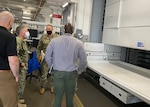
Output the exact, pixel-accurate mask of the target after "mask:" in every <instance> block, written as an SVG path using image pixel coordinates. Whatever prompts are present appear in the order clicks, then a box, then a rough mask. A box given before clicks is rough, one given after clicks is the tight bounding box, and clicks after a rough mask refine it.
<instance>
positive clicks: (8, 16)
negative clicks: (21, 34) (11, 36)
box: [0, 11, 14, 29]
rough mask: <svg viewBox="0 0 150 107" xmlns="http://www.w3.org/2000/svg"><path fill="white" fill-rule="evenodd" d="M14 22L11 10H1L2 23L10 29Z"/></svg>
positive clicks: (0, 21) (0, 19)
mask: <svg viewBox="0 0 150 107" xmlns="http://www.w3.org/2000/svg"><path fill="white" fill-rule="evenodd" d="M13 23H14V16H13V14H12V13H10V12H9V11H2V12H0V25H1V26H3V27H6V28H7V29H9V28H10V27H12V25H13Z"/></svg>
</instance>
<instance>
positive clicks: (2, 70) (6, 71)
mask: <svg viewBox="0 0 150 107" xmlns="http://www.w3.org/2000/svg"><path fill="white" fill-rule="evenodd" d="M0 72H10V70H0Z"/></svg>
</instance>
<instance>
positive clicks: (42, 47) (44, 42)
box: [36, 25, 57, 94]
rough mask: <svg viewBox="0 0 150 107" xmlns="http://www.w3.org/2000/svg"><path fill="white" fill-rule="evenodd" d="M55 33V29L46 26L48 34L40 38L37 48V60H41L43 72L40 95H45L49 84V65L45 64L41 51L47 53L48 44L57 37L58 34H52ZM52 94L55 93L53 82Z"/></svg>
mask: <svg viewBox="0 0 150 107" xmlns="http://www.w3.org/2000/svg"><path fill="white" fill-rule="evenodd" d="M52 31H53V27H52V26H51V25H47V26H46V32H47V34H43V35H42V37H41V38H40V40H39V42H38V46H37V51H36V52H37V58H38V60H39V62H41V68H40V71H41V77H40V85H41V88H40V91H39V92H40V94H44V92H45V86H46V83H47V75H48V70H49V68H48V65H47V63H46V62H45V59H43V60H42V56H41V51H42V52H43V53H45V51H46V48H47V46H48V44H49V43H50V41H51V40H52V39H53V38H55V37H57V35H56V34H53V33H52ZM51 92H53V86H52V81H51Z"/></svg>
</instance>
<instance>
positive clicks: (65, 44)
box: [45, 23, 87, 107]
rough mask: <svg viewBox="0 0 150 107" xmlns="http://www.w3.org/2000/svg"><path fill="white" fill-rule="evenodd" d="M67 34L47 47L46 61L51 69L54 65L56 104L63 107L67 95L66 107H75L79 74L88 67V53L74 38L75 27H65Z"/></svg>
mask: <svg viewBox="0 0 150 107" xmlns="http://www.w3.org/2000/svg"><path fill="white" fill-rule="evenodd" d="M64 29H65V34H64V35H62V36H60V37H57V38H54V39H53V40H52V41H51V42H50V44H49V45H48V47H47V50H46V54H45V60H46V62H47V64H48V66H49V67H51V66H52V65H53V71H52V75H53V81H54V95H55V99H54V104H53V107H61V102H62V97H63V95H64V93H65V96H66V107H74V105H73V97H74V92H75V86H76V81H77V76H78V74H81V73H82V72H83V71H85V68H86V67H87V59H86V53H85V51H84V47H83V43H82V42H81V41H80V40H78V39H76V38H74V37H72V33H73V26H72V25H71V24H70V23H68V24H66V25H65V27H64Z"/></svg>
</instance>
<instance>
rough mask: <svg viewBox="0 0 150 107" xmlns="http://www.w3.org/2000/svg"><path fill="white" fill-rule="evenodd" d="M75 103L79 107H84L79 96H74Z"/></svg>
mask: <svg viewBox="0 0 150 107" xmlns="http://www.w3.org/2000/svg"><path fill="white" fill-rule="evenodd" d="M74 103H75V104H76V105H77V107H84V105H83V104H82V102H81V101H80V99H79V98H78V96H77V94H74Z"/></svg>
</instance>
